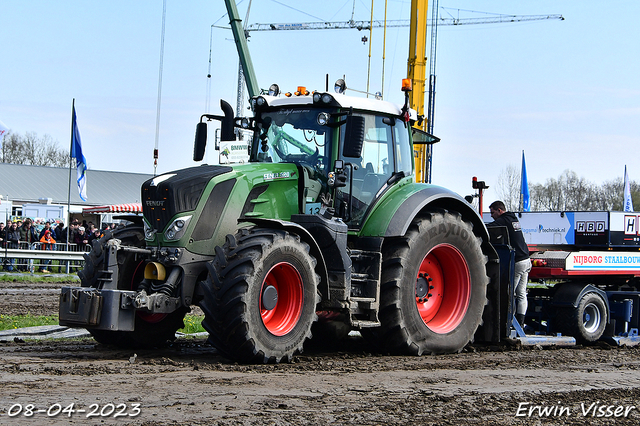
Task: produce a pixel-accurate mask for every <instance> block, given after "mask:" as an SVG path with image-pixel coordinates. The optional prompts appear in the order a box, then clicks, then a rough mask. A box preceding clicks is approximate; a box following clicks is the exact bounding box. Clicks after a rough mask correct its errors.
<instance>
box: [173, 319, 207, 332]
mask: <svg viewBox="0 0 640 426" xmlns="http://www.w3.org/2000/svg"><path fill="white" fill-rule="evenodd" d="M203 319H204V316H202V315H191V314H187V315H185V317H184V328H181V329H180V330H178V331H179V332H180V333H185V334H191V333H201V332H203V331H206V330H205V329H204V328H202V320H203Z"/></svg>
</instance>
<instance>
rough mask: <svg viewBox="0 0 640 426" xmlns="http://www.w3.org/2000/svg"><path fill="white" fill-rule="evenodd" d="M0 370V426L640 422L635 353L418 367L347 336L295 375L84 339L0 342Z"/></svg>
mask: <svg viewBox="0 0 640 426" xmlns="http://www.w3.org/2000/svg"><path fill="white" fill-rule="evenodd" d="M56 287H58V286H55V285H51V284H41V285H37V286H36V285H21V284H20V285H17V284H15V283H2V284H0V311H1V312H2V313H3V314H14V315H15V314H21V313H26V312H31V313H32V314H34V315H35V314H37V315H46V314H52V313H56V310H57V291H56V290H57V289H56ZM36 290H37V291H36ZM0 360H1V362H0V425H18V424H19V425H22V424H47V425H48V424H60V425H62V424H82V425H84V424H116V423H117V424H135V425H149V426H151V425H211V424H214V425H215V424H220V425H238V424H239V425H289V424H291V425H298V424H314V425H315V424H318V425H320V424H322V425H326V424H350V425H372V424H380V425H395V424H412V425H416V424H419V425H422V424H424V425H430V424H442V425H449V424H450V425H458V424H465V423H468V424H479V425H494V424H498V425H520V424H522V425H524V424H540V425H547V424H553V425H556V424H557V425H564V424H571V425H574V424H575V425H578V424H580V425H582V424H598V425H600V424H602V425H604V424H607V425H608V424H620V425H636V424H638V423H639V422H640V348H617V347H611V346H608V345H606V344H600V345H597V346H595V347H588V348H587V347H573V348H562V349H560V348H546V349H543V348H540V347H538V348H536V347H528V348H522V347H518V346H517V345H504V346H500V347H487V346H481V345H477V346H474V347H467V348H466V349H465V351H464V352H463V353H461V354H456V355H445V356H426V357H419V358H416V357H398V356H386V355H383V354H377V353H375V352H374V351H373V350H372V348H370V347H369V346H367V344H366V343H365V342H364V341H363V340H362V339H361V338H359V337H352V338H350V339H349V340H348V341H347V342H345V343H344V344H343V345H341V346H340V347H337V348H333V349H322V348H314V347H310V348H308V349H307V350H306V351H305V352H304V353H303V354H301V355H299V356H297V357H296V358H295V361H294V362H293V363H291V364H280V365H257V366H253V365H251V366H247V365H237V364H234V363H232V362H229V361H228V360H226V359H224V358H222V357H220V356H218V355H217V354H216V353H215V350H214V349H212V348H211V347H210V346H208V345H207V344H206V341H205V339H202V338H201V339H179V340H177V341H176V342H175V343H174V344H173V345H171V346H169V347H167V348H164V349H156V350H148V351H140V350H138V351H135V352H134V351H126V350H118V349H113V348H108V347H105V346H102V345H100V344H97V343H96V342H95V341H93V340H92V339H81V340H60V341H26V342H25V341H8V342H1V343H0ZM30 404H32V405H33V406H34V407H29V405H30ZM72 404H73V405H72ZM69 407H71V408H70V409H67V410H66V411H64V412H62V410H64V409H65V408H69ZM39 410H40V411H39ZM47 410H48V412H47ZM72 410H74V411H72ZM82 410H86V411H84V412H83V411H82ZM544 410H547V411H544ZM58 411H60V413H58V414H57V415H55V414H56V413H57V412H58ZM545 413H546V414H545ZM25 414H32V415H31V416H28V415H25Z"/></svg>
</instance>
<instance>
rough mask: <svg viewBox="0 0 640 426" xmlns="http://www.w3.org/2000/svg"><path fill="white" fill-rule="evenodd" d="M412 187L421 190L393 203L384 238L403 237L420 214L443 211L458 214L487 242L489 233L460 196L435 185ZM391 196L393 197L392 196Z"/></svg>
mask: <svg viewBox="0 0 640 426" xmlns="http://www.w3.org/2000/svg"><path fill="white" fill-rule="evenodd" d="M414 185H415V186H416V187H422V188H421V189H418V190H417V191H416V192H414V193H413V194H411V195H410V196H408V197H406V198H404V197H399V198H398V200H397V202H396V203H395V204H396V205H395V211H394V212H393V214H392V215H391V220H390V222H389V225H388V226H387V229H386V231H385V234H384V236H385V237H398V236H402V235H404V234H405V233H406V232H407V229H408V228H409V225H411V222H412V221H413V219H414V218H415V217H416V216H418V215H419V214H420V213H422V212H426V211H433V210H438V209H444V210H448V211H455V212H458V213H460V214H461V215H462V219H463V220H465V221H467V222H471V224H472V225H473V231H474V233H475V234H476V235H478V236H479V237H481V238H482V240H483V241H485V242H486V241H489V233H488V231H487V228H486V226H485V225H484V223H483V222H482V218H481V217H480V215H479V214H478V213H477V212H476V211H475V210H474V209H473V207H472V206H471V205H470V204H469V203H468V202H467V201H466V200H465V199H464V198H462V197H461V196H460V195H458V194H456V193H455V192H453V191H451V190H449V189H446V188H442V187H439V186H435V185H427V184H414ZM391 196H392V197H393V194H391Z"/></svg>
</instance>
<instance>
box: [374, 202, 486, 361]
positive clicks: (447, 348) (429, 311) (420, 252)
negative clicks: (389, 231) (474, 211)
mask: <svg viewBox="0 0 640 426" xmlns="http://www.w3.org/2000/svg"><path fill="white" fill-rule="evenodd" d="M382 254H383V265H382V286H381V297H380V298H381V306H380V322H381V328H380V330H379V336H380V341H381V342H384V344H385V348H386V349H387V350H389V351H391V352H394V353H404V354H412V355H422V354H441V353H453V352H460V351H461V350H462V349H463V348H464V347H465V346H466V345H467V344H468V343H469V342H470V341H472V339H473V335H474V333H475V332H476V330H477V328H478V326H479V325H480V323H481V321H482V313H483V311H484V307H485V304H486V300H487V299H486V290H487V284H488V281H489V279H488V277H487V274H486V269H485V264H486V257H485V256H484V255H483V253H482V249H481V240H480V238H479V237H477V236H476V235H474V233H473V229H472V226H471V224H469V223H467V222H464V221H463V220H462V218H461V217H460V216H459V215H454V214H450V213H431V214H428V215H426V216H425V217H419V218H416V219H415V220H414V221H413V223H412V224H411V225H410V227H409V229H408V230H407V232H406V234H405V236H404V237H402V238H394V239H392V240H388V241H385V245H384V246H383V253H382ZM376 334H378V333H376Z"/></svg>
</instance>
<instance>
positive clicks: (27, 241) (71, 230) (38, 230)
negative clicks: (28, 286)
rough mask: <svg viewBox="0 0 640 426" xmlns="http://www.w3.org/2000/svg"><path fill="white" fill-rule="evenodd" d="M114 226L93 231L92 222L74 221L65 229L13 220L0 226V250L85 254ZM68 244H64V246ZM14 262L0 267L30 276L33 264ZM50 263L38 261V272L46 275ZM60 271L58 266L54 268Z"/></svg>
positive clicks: (109, 225)
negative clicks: (83, 252) (59, 251)
mask: <svg viewBox="0 0 640 426" xmlns="http://www.w3.org/2000/svg"><path fill="white" fill-rule="evenodd" d="M115 227H116V224H115V223H113V224H103V226H102V228H98V227H96V226H95V225H94V224H93V223H92V222H87V221H83V222H82V223H80V222H79V221H78V220H77V219H74V220H72V221H71V224H70V225H69V227H68V228H67V227H65V226H64V223H62V222H58V223H57V224H55V226H52V223H51V222H50V221H37V222H35V223H34V221H33V220H32V219H30V218H26V219H24V221H22V220H20V219H16V220H15V221H11V222H10V223H7V225H5V223H4V222H0V248H2V249H5V248H7V249H27V250H70V251H86V250H87V249H88V247H87V246H91V244H92V242H93V240H96V239H99V238H100V237H102V236H103V235H104V233H105V231H106V230H107V229H110V228H111V229H113V228H115ZM67 241H68V244H67ZM16 260H17V259H11V258H6V256H5V258H4V261H3V263H2V267H3V269H4V270H5V271H16V270H17V271H25V272H34V266H33V260H32V259H29V260H28V261H27V262H24V263H21V264H18V263H17V262H16ZM50 265H51V260H50V259H46V260H41V261H40V265H39V271H40V272H44V273H48V272H49V269H48V268H50ZM58 268H60V266H58Z"/></svg>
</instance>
